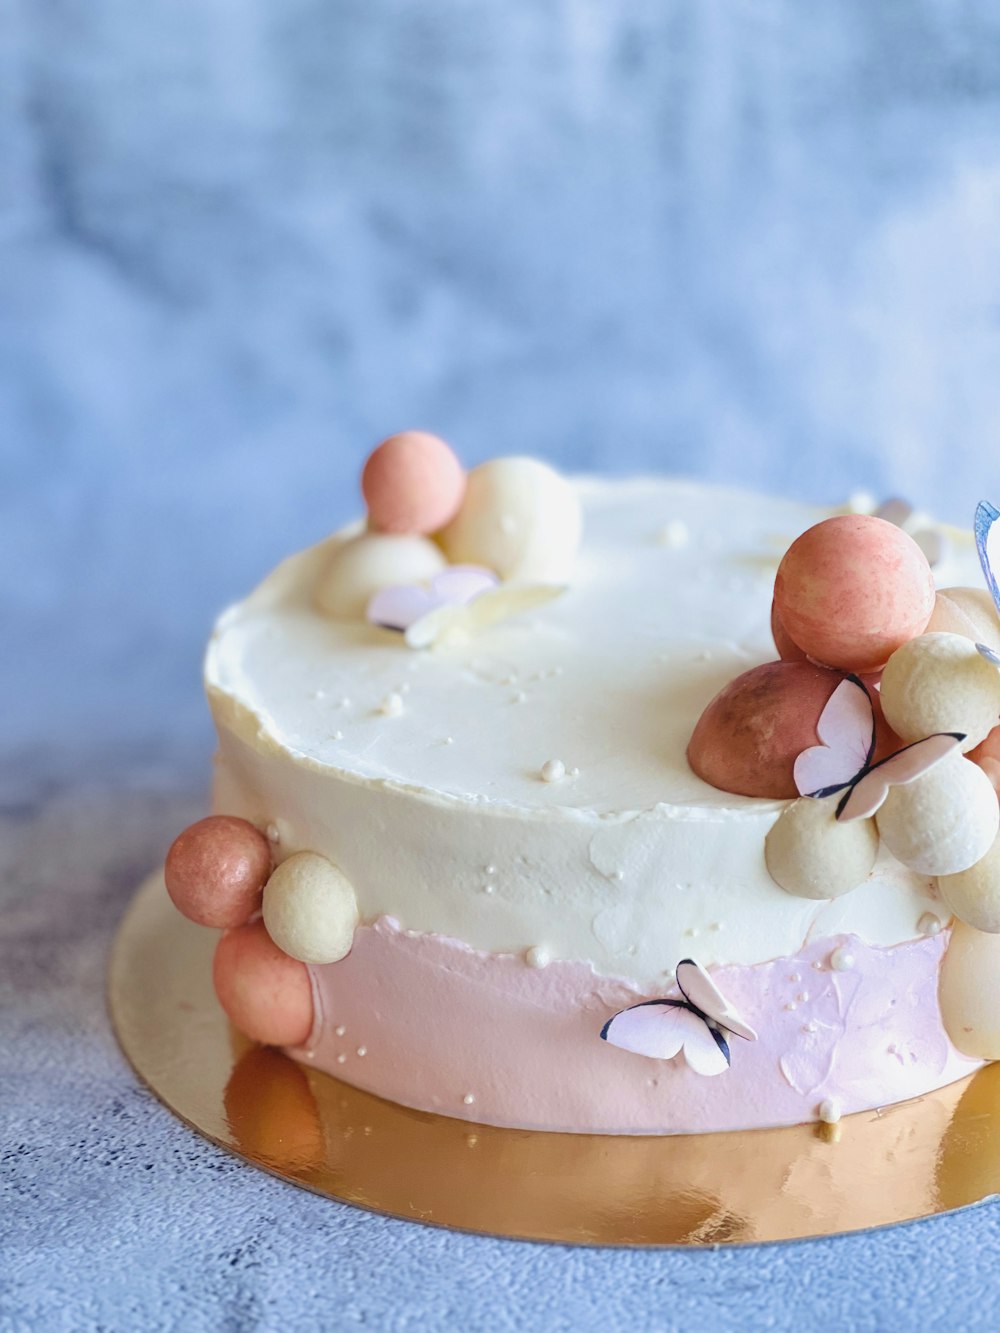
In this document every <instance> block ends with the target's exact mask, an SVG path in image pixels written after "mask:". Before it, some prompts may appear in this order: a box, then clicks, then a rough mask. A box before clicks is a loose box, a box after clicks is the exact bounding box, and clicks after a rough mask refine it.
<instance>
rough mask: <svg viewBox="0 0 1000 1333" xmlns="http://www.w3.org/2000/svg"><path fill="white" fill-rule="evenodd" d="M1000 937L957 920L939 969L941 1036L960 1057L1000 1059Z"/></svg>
mask: <svg viewBox="0 0 1000 1333" xmlns="http://www.w3.org/2000/svg"><path fill="white" fill-rule="evenodd" d="M998 995H1000V935H987V934H984V933H983V932H982V931H980V930H974V929H973V927H972V926H967V925H966V924H965V923H964V922H963V921H956V922H955V925H954V928H953V929H952V932H951V940H950V941H949V943H948V952H947V953H946V954H945V956H944V961H943V962H942V964H941V979H940V982H939V983H938V998H939V999H940V1001H941V1018H942V1021H943V1022H944V1027H945V1031H946V1032H947V1033H948V1036H949V1037H950V1038H951V1039H952V1041H953V1042H954V1044H955V1045H956V1046H957V1048H958V1049H959V1050H960V1051H961V1052H962V1054H963V1055H971V1056H973V1057H975V1058H977V1059H980V1060H1000V1003H998V1002H997V996H998Z"/></svg>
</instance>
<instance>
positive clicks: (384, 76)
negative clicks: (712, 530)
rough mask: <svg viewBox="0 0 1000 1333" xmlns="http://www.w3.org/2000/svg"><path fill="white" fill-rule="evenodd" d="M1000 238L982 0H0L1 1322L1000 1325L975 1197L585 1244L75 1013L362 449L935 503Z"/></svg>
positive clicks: (993, 446)
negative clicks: (482, 1217)
mask: <svg viewBox="0 0 1000 1333" xmlns="http://www.w3.org/2000/svg"><path fill="white" fill-rule="evenodd" d="M998 238H1000V9H998V8H997V6H995V5H993V6H991V5H986V4H975V3H972V0H913V2H911V3H902V2H901V0H881V2H880V3H878V4H872V3H871V2H870V0H833V2H832V3H829V4H824V5H809V4H801V3H797V2H796V0H759V2H758V3H746V2H744V0H729V2H728V3H723V0H698V3H684V2H682V0H632V3H630V4H629V5H627V6H624V5H621V6H614V5H611V4H608V3H607V2H606V0H551V3H548V4H542V3H530V0H423V2H422V3H417V2H416V0H174V2H173V3H166V0H148V3H145V4H134V3H126V2H125V0H0V482H2V485H0V613H2V626H0V627H2V630H3V648H2V649H0V699H2V700H3V707H2V710H0V727H2V734H0V742H2V752H0V758H2V762H0V797H2V799H3V803H4V804H3V809H4V814H3V816H2V818H3V828H2V830H0V832H2V833H3V837H2V838H0V862H2V869H3V886H2V893H3V901H4V905H5V910H4V913H3V917H2V919H0V991H3V993H4V996H3V998H4V1000H5V1001H6V1002H5V1003H4V1004H3V1006H2V1008H0V1025H2V1031H3V1034H4V1035H3V1041H2V1044H0V1131H2V1138H0V1154H2V1156H0V1190H2V1191H3V1192H4V1193H3V1202H2V1207H0V1327H2V1328H3V1329H4V1330H5V1331H6V1329H7V1328H11V1329H21V1328H25V1329H36V1328H37V1329H46V1330H47V1329H50V1328H52V1329H58V1328H63V1327H65V1328H67V1329H74V1330H78V1329H90V1328H93V1329H98V1328H108V1329H117V1328H123V1329H126V1328H128V1329H132V1328H161V1327H162V1328H172V1327H177V1326H183V1327H185V1328H192V1329H200V1328H217V1327H227V1328H228V1327H232V1328H274V1327H278V1326H282V1327H288V1328H291V1327H298V1326H302V1327H307V1326H310V1325H313V1324H319V1323H323V1322H324V1321H325V1322H326V1324H327V1326H332V1325H336V1326H338V1327H353V1326H355V1325H358V1326H360V1325H362V1324H367V1325H368V1326H376V1327H386V1328H404V1327H405V1328H409V1327H413V1328H462V1329H465V1328H470V1329H471V1328H484V1329H487V1328H488V1329H500V1328H507V1327H510V1328H525V1327H532V1326H535V1325H537V1326H539V1327H546V1328H562V1327H566V1328H581V1327H590V1326H595V1327H597V1326H604V1327H622V1328H629V1329H646V1328H649V1329H661V1328H662V1329H666V1328H674V1327H678V1328H683V1329H684V1330H686V1331H691V1330H698V1329H700V1328H706V1329H708V1328H716V1327H726V1326H742V1327H754V1328H756V1327H762V1328H763V1327H768V1328H778V1327H784V1326H785V1325H786V1324H791V1323H792V1322H794V1321H796V1320H797V1321H798V1322H799V1326H802V1325H803V1324H804V1325H805V1326H808V1327H811V1328H821V1329H826V1328H831V1329H834V1328H836V1329H840V1328H846V1327H856V1328H883V1327H885V1328H890V1327H891V1328H900V1327H921V1328H931V1327H937V1326H938V1325H939V1324H940V1325H941V1326H942V1327H943V1326H945V1325H946V1324H956V1323H957V1324H959V1325H961V1326H963V1327H965V1328H972V1327H975V1326H978V1324H981V1326H982V1327H989V1328H993V1327H996V1326H997V1324H998V1323H1000V1304H998V1301H1000V1293H998V1289H997V1284H996V1280H995V1278H994V1276H993V1273H992V1268H991V1266H990V1265H989V1264H984V1263H983V1261H982V1256H984V1255H985V1253H986V1251H987V1249H988V1248H989V1247H991V1246H993V1247H995V1244H996V1240H997V1217H996V1213H995V1212H994V1211H993V1210H992V1209H985V1210H980V1211H978V1212H977V1213H973V1214H970V1215H967V1216H965V1217H963V1218H960V1219H956V1220H954V1221H944V1222H939V1223H933V1224H929V1225H926V1226H924V1227H922V1228H911V1229H909V1230H906V1231H903V1232H897V1233H891V1234H887V1235H883V1236H880V1237H876V1238H866V1239H854V1240H847V1241H838V1242H833V1243H829V1244H824V1245H814V1246H809V1247H796V1248H794V1249H791V1250H775V1251H768V1252H766V1253H754V1254H750V1253H746V1254H741V1253H730V1254H720V1255H711V1254H704V1255H661V1256H653V1255H627V1254H620V1255H616V1254H603V1255H599V1256H593V1255H590V1256H587V1255H581V1254H579V1253H578V1254H575V1255H567V1254H564V1253H560V1252H554V1251H548V1250H539V1249H535V1248H531V1247H522V1246H514V1245H504V1244H500V1243H495V1242H490V1241H483V1240H472V1239H465V1238H461V1237H451V1236H442V1235H440V1234H435V1233H431V1232H424V1231H422V1230H419V1229H416V1228H413V1227H408V1226H404V1225H402V1224H396V1223H387V1222H380V1221H377V1220H374V1219H371V1218H367V1217H364V1216H362V1215H359V1214H355V1213H350V1212H347V1211H344V1210H341V1209H338V1208H336V1207H332V1206H329V1205H326V1204H323V1203H322V1202H320V1201H317V1200H315V1199H311V1198H308V1197H307V1196H305V1195H299V1194H296V1193H293V1192H292V1191H290V1190H288V1189H286V1188H284V1187H282V1186H280V1185H278V1184H276V1183H275V1182H273V1181H270V1180H267V1179H263V1178H261V1177H258V1176H257V1175H255V1174H253V1173H252V1172H250V1171H248V1170H246V1169H244V1168H243V1167H242V1166H239V1165H237V1164H235V1163H233V1162H231V1161H229V1160H227V1159H225V1158H223V1157H221V1156H220V1155H219V1154H218V1153H216V1152H215V1151H214V1150H212V1149H209V1148H208V1147H206V1146H204V1145H202V1144H201V1143H199V1142H198V1141H197V1140H196V1139H194V1138H193V1137H191V1136H190V1135H189V1134H188V1133H187V1132H186V1131H185V1130H183V1129H182V1128H181V1127H180V1126H178V1125H176V1124H174V1122H173V1121H172V1120H171V1119H170V1118H169V1117H168V1116H167V1115H166V1114H165V1113H164V1112H162V1111H160V1110H159V1109H158V1108H157V1107H155V1106H154V1105H152V1104H151V1102H150V1100H149V1098H148V1097H147V1096H146V1095H145V1094H144V1093H142V1092H140V1091H138V1090H137V1089H136V1088H135V1087H134V1085H133V1082H132V1080H131V1078H130V1076H129V1075H128V1074H127V1072H125V1070H124V1069H123V1067H122V1065H121V1062H120V1060H119V1059H118V1057H117V1055H116V1052H115V1049H114V1046H113V1043H112V1041H111V1038H110V1036H109V1034H108V1030H107V1025H106V1021H105V1019H104V1016H103V1011H102V1007H101V1005H102V1000H101V979H102V969H103V958H104V951H105V950H106V947H107V941H108V939H109V934H110V931H111V929H112V926H113V923H114V921H115V919H116V917H117V915H118V914H119V913H120V911H121V909H122V906H123V904H124V902H125V901H126V899H127V896H128V893H129V891H130V888H131V886H132V884H133V883H134V882H135V880H136V879H137V878H138V876H139V875H140V873H141V872H142V871H143V870H144V869H145V868H146V867H147V866H148V865H149V864H151V863H152V862H154V861H155V860H156V859H157V857H158V856H159V855H160V854H161V853H162V851H163V848H164V847H165V845H166V844H167V843H168V842H169V839H170V836H171V834H172V832H173V831H174V830H175V829H176V827H178V826H179V824H180V823H182V822H183V821H184V820H185V819H187V818H188V817H190V816H191V815H193V813H194V812H195V811H196V810H197V809H198V808H199V802H200V801H201V800H202V799H203V793H204V787H205V783H206V776H207V766H208V755H209V752H210V736H209V732H208V726H207V721H206V717H205V711H204V707H203V704H202V702H201V699H200V695H199V688H198V657H199V654H200V650H201V644H202V641H203V638H204V635H205V633H206V630H207V627H208V625H209V623H210V619H211V615H212V613H213V611H214V610H215V609H216V608H217V607H218V606H219V605H220V604H221V603H222V602H224V601H225V600H226V599H228V598H230V597H233V596H236V595H238V594H239V593H241V592H242V591H244V590H245V589H246V588H247V587H248V586H249V585H250V584H251V583H252V582H253V581H254V580H255V579H256V578H257V577H258V576H260V575H261V574H262V573H263V572H264V571H265V570H266V569H267V568H268V567H269V566H270V565H271V564H273V563H274V562H275V560H276V559H277V558H278V557H279V556H280V555H282V554H284V553H286V552H287V551H289V550H291V549H293V548H296V547H299V546H302V545H304V544H306V543H307V542H309V541H311V540H313V539H315V538H317V537H319V536H321V535H322V534H323V533H324V532H326V531H327V530H329V529H330V528H331V527H332V526H334V525H335V524H336V523H339V522H340V521H341V520H343V519H344V518H345V517H347V516H348V515H349V514H350V513H351V512H352V511H353V510H354V509H355V508H356V505H357V500H356V490H355V483H356V473H357V469H358V465H359V461H360V458H361V456H362V454H363V452H364V451H365V450H366V449H367V448H368V447H369V446H370V445H371V444H372V443H373V442H374V441H375V440H377V439H378V438H379V437H380V436H382V435H384V434H386V433H388V432H389V431H391V430H394V429H398V428H400V427H402V426H407V425H421V426H425V427H428V428H431V429H434V430H437V431H439V432H440V433H442V434H444V435H445V436H447V437H448V438H449V439H451V440H452V441H453V442H454V443H455V444H456V446H457V447H458V448H459V450H460V451H461V452H462V453H463V455H464V456H465V457H466V458H467V459H468V460H469V461H474V460H476V459H479V458H483V457H486V456H489V455H492V454H496V453H500V452H514V451H518V452H521V451H529V452H537V453H541V454H544V455H547V456H549V457H551V458H552V459H554V460H555V461H557V462H559V463H561V464H562V465H564V466H567V467H573V468H591V469H604V470H613V471H628V470H638V469H646V470H648V469H673V470H681V471H684V472H688V473H693V474H697V475H703V476H708V477H715V478H725V479H729V480H734V481H737V482H739V483H743V484H746V485H751V486H758V487H766V488H769V489H777V490H780V491H784V492H787V493H790V494H802V495H806V496H809V497H812V498H817V499H823V498H826V499H831V500H839V499H841V498H843V496H844V495H846V493H847V492H848V491H850V490H852V489H855V488H858V487H867V488H869V489H871V490H873V491H875V492H876V493H878V494H880V495H884V494H886V493H889V492H897V493H899V492H901V493H903V494H906V495H907V496H909V497H910V498H912V499H913V500H915V501H917V502H918V503H920V504H923V505H927V506H931V507H933V508H935V509H936V511H937V512H938V513H940V514H942V515H943V516H945V517H948V518H952V519H956V520H961V519H963V518H967V517H968V515H969V514H970V513H971V509H972V506H973V504H974V503H975V501H976V500H977V499H978V498H979V496H980V494H981V493H988V494H992V495H993V496H994V497H996V496H997V495H998V494H1000V442H998V439H997V434H998V427H1000V239H998ZM949 1284H950V1285H949ZM945 1291H947V1292H948V1293H949V1294H948V1298H947V1301H946V1300H945V1296H944V1293H945ZM956 1302H957V1305H956Z"/></svg>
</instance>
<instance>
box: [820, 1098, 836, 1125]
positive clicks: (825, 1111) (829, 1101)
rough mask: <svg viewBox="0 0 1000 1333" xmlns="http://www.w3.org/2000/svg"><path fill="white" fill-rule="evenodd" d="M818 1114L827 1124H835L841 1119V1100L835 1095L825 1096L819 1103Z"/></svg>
mask: <svg viewBox="0 0 1000 1333" xmlns="http://www.w3.org/2000/svg"><path fill="white" fill-rule="evenodd" d="M817 1114H818V1115H819V1118H820V1120H822V1121H823V1123H824V1124H825V1125H835V1124H836V1123H837V1121H838V1120H839V1119H840V1102H838V1101H837V1100H836V1098H835V1097H825V1098H824V1099H823V1101H821V1102H820V1104H819V1107H818V1111H817Z"/></svg>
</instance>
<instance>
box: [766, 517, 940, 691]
mask: <svg viewBox="0 0 1000 1333" xmlns="http://www.w3.org/2000/svg"><path fill="white" fill-rule="evenodd" d="M774 604H775V607H776V608H777V613H778V616H779V617H780V619H781V622H782V624H783V625H784V627H785V629H786V630H787V631H788V634H789V636H790V637H791V639H792V640H793V642H795V643H796V644H798V646H799V647H800V648H801V649H802V650H803V652H804V653H806V655H807V656H808V657H810V658H812V659H813V661H816V662H823V663H825V664H826V665H827V666H831V667H836V668H838V669H839V670H841V671H874V670H876V669H877V668H878V667H881V666H884V665H885V663H886V662H887V661H888V659H889V658H890V657H891V656H892V654H893V653H894V652H895V651H896V649H897V648H899V647H901V646H902V645H903V644H904V643H906V642H907V641H908V640H910V639H912V638H915V637H916V636H917V635H918V634H922V633H923V631H924V629H925V628H926V626H927V622H928V620H930V617H931V612H932V611H933V610H934V576H933V575H932V573H931V567H930V565H929V564H928V563H927V557H926V556H925V555H924V553H923V551H921V549H920V547H919V546H918V545H917V543H916V542H915V541H914V540H913V538H912V537H910V536H909V535H908V534H907V533H905V532H904V531H903V530H902V528H897V527H896V526H895V524H893V523H887V522H886V521H885V519H882V518H875V517H874V516H871V515H868V514H842V515H840V516H839V517H837V518H828V519H825V520H824V521H823V522H822V523H817V524H816V526H815V527H812V528H809V529H808V531H806V532H804V533H803V534H802V536H801V537H799V538H798V539H797V540H796V541H794V542H793V543H792V544H791V546H790V547H789V548H788V550H787V552H786V553H785V557H784V559H783V560H782V562H781V564H780V565H779V566H778V574H777V578H776V579H775V583H774Z"/></svg>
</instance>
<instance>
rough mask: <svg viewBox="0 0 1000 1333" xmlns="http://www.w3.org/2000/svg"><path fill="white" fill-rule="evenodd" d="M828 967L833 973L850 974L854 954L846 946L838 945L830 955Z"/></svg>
mask: <svg viewBox="0 0 1000 1333" xmlns="http://www.w3.org/2000/svg"><path fill="white" fill-rule="evenodd" d="M830 966H831V967H832V968H833V970H834V972H850V971H851V969H852V968H853V967H854V954H853V953H851V951H850V949H848V948H847V947H846V945H843V944H840V945H838V946H837V948H836V949H834V951H833V953H832V954H831V955H830Z"/></svg>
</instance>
